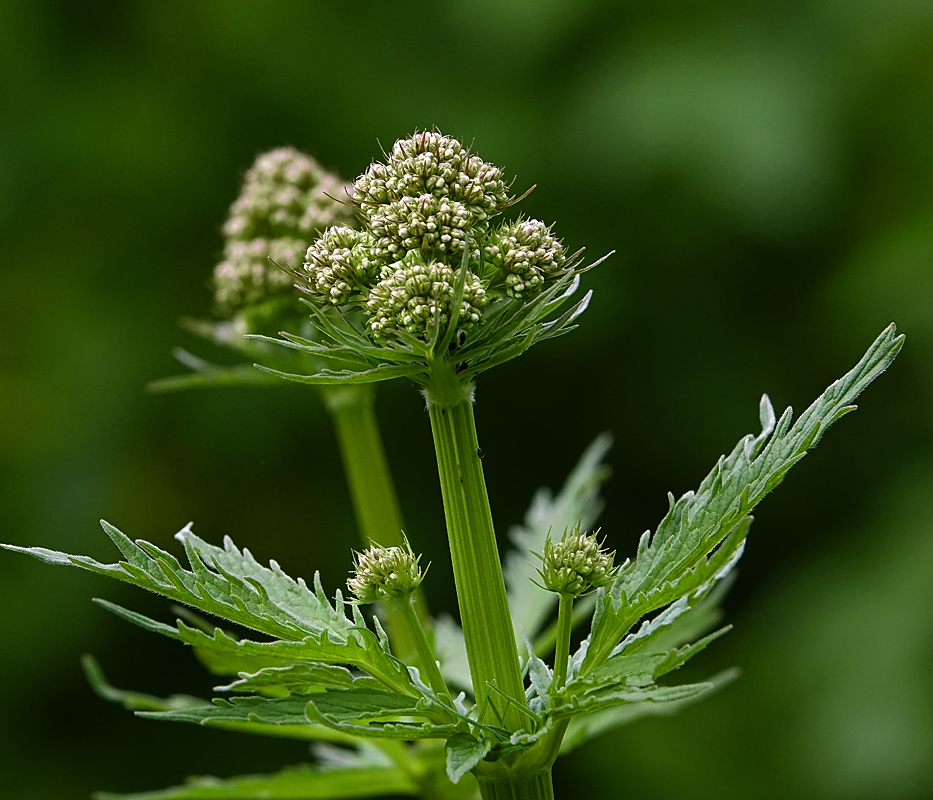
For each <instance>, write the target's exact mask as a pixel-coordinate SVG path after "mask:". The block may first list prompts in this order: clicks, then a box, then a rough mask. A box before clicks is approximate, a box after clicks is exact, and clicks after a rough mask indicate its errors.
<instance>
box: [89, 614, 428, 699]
mask: <svg viewBox="0 0 933 800" xmlns="http://www.w3.org/2000/svg"><path fill="white" fill-rule="evenodd" d="M95 602H97V603H98V604H99V605H101V606H103V607H104V608H106V609H107V610H108V611H112V612H113V613H114V614H116V615H117V616H119V617H122V618H123V619H125V620H127V621H128V622H132V623H133V624H134V625H138V626H140V627H141V628H144V629H145V630H148V631H152V632H153V633H160V634H162V635H163V636H168V637H169V638H171V639H176V640H178V641H180V642H184V643H185V644H190V645H192V646H194V647H200V648H202V649H203V650H211V651H213V652H215V653H219V654H221V655H224V656H227V655H232V656H239V657H244V656H245V657H258V658H261V659H266V660H269V659H281V666H283V667H284V666H288V665H289V664H291V663H294V662H300V661H316V662H320V663H323V664H351V665H353V666H355V667H358V668H359V669H362V670H364V671H366V672H367V673H369V674H370V675H371V676H372V677H374V678H376V679H377V680H378V681H380V682H381V683H382V684H383V685H385V686H387V687H388V688H390V689H392V690H394V691H400V692H402V693H409V694H411V695H413V696H421V695H420V692H418V690H417V689H416V688H415V686H414V684H413V682H412V680H411V676H410V675H409V673H408V668H407V667H406V666H405V665H404V664H403V663H402V662H401V661H399V660H398V659H396V658H395V657H394V656H392V655H390V654H388V653H386V652H385V650H383V649H382V646H381V645H380V644H379V642H378V639H377V637H376V635H375V634H374V633H373V632H372V631H370V630H367V629H364V628H354V629H353V630H352V631H351V632H350V635H349V636H348V638H347V639H345V640H342V641H341V640H340V639H334V638H331V635H330V634H329V633H328V632H327V631H324V632H323V633H322V634H321V635H320V636H314V635H309V636H307V637H306V638H305V639H303V640H302V641H300V642H288V641H273V642H254V641H252V640H250V639H235V638H233V637H232V636H231V635H230V634H228V633H226V632H224V631H223V630H221V629H220V628H215V629H214V633H213V636H211V635H208V634H207V633H205V632H204V631H203V630H201V629H200V628H192V627H190V626H188V625H186V624H185V623H184V622H182V621H181V620H178V621H177V622H176V624H175V626H174V627H173V626H171V625H166V624H164V623H162V622H157V621H156V620H153V619H150V618H149V617H146V616H144V615H142V614H137V613H136V612H134V611H130V610H128V609H125V608H123V607H122V606H118V605H116V604H114V603H108V602H107V601H106V600H96V601H95ZM267 663H268V662H267Z"/></svg>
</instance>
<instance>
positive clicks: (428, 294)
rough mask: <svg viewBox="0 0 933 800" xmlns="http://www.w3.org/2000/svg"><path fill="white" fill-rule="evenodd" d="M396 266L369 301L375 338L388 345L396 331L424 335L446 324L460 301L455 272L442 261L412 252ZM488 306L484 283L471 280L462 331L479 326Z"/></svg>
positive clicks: (463, 308) (465, 295) (463, 303)
mask: <svg viewBox="0 0 933 800" xmlns="http://www.w3.org/2000/svg"><path fill="white" fill-rule="evenodd" d="M392 266H393V267H394V269H393V271H392V272H389V273H388V274H386V275H385V277H384V278H383V279H382V280H381V281H379V283H378V284H376V285H375V286H374V287H373V290H372V291H371V292H370V294H369V298H368V299H367V301H366V308H367V310H368V311H369V312H370V319H369V326H370V330H371V331H372V334H373V338H374V339H375V340H376V341H377V342H381V341H385V340H387V339H390V338H391V333H392V331H394V330H404V331H407V332H408V333H412V334H415V335H416V336H417V335H423V334H424V332H425V331H426V330H428V329H429V328H430V326H431V325H434V324H435V319H437V321H438V322H439V323H440V324H441V325H444V324H446V323H447V321H448V320H449V319H450V316H451V311H452V306H453V304H454V301H455V299H456V298H455V296H454V295H455V291H456V288H455V284H456V273H455V272H454V269H453V268H452V267H450V266H448V265H447V264H445V263H443V262H441V261H433V260H430V261H426V260H425V258H424V256H423V255H422V252H421V251H419V250H412V251H411V252H409V253H408V254H407V255H406V256H405V258H404V259H403V260H402V261H397V262H396V263H395V264H393V265H392ZM485 306H486V291H485V290H484V289H483V285H482V283H481V282H480V279H479V278H478V277H477V276H476V275H472V274H471V275H469V276H467V280H466V285H465V286H464V291H463V298H462V300H461V302H460V317H459V321H458V326H459V328H460V329H461V330H468V329H469V328H471V327H473V326H474V325H475V324H476V323H477V322H479V320H480V317H481V316H482V314H483V309H484V308H485ZM438 318H439V319H438Z"/></svg>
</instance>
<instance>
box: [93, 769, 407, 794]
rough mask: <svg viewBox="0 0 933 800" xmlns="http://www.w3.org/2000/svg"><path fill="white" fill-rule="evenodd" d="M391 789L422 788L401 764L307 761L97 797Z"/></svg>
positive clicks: (391, 791) (403, 791)
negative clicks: (321, 765) (337, 766)
mask: <svg viewBox="0 0 933 800" xmlns="http://www.w3.org/2000/svg"><path fill="white" fill-rule="evenodd" d="M392 794H396V795H406V796H417V795H419V794H420V792H419V789H418V786H417V784H416V783H415V782H414V781H413V780H412V778H411V776H410V775H409V774H408V772H407V771H406V770H404V769H402V768H401V767H398V766H385V767H366V768H361V769H345V770H334V769H328V770H323V769H315V768H313V767H311V766H309V765H302V766H299V767H289V768H287V769H284V770H282V771H281V772H278V773H276V774H274V775H244V776H240V777H236V778H227V779H221V778H208V777H196V778H189V779H188V780H187V781H186V782H185V785H184V786H176V787H173V788H171V789H164V790H162V791H158V792H142V793H139V794H111V793H109V792H101V793H98V794H96V795H95V800H258V798H263V800H338V798H347V800H349V798H362V797H384V796H385V795H392Z"/></svg>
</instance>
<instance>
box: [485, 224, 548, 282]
mask: <svg viewBox="0 0 933 800" xmlns="http://www.w3.org/2000/svg"><path fill="white" fill-rule="evenodd" d="M484 254H485V257H486V264H487V265H488V266H489V267H492V268H493V269H494V270H496V271H497V272H498V273H499V275H501V281H502V283H501V286H502V287H503V288H504V290H505V293H506V294H507V295H508V296H509V297H512V298H517V299H530V298H532V297H535V296H536V295H537V294H540V292H541V291H542V290H543V289H544V288H545V284H546V283H547V281H548V280H549V279H551V278H555V277H557V276H558V275H559V274H560V272H561V270H562V268H563V267H564V265H565V264H566V263H567V251H566V250H565V249H564V246H563V244H562V243H561V241H560V240H559V239H558V238H557V237H556V236H554V235H553V234H552V233H551V229H550V228H549V227H548V226H547V225H545V224H544V223H543V222H541V221H540V220H536V219H522V218H519V219H517V220H515V221H514V222H508V223H505V224H503V225H501V226H500V227H499V228H497V229H496V230H494V231H493V232H492V233H491V234H490V235H489V239H488V240H487V242H486V246H485V249H484ZM497 283H498V281H497ZM492 288H493V287H492V286H490V289H492Z"/></svg>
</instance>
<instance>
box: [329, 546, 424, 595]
mask: <svg viewBox="0 0 933 800" xmlns="http://www.w3.org/2000/svg"><path fill="white" fill-rule="evenodd" d="M420 560H421V556H415V554H414V553H412V551H411V548H410V547H408V543H407V542H406V543H405V546H403V547H379V546H377V545H374V546H372V547H370V548H369V549H368V550H366V551H365V552H362V553H357V554H356V555H355V556H354V559H353V571H354V574H353V575H352V576H351V577H350V578H349V579H348V580H347V587H348V588H349V589H350V591H351V592H352V594H353V596H354V598H355V600H356V602H357V603H363V604H366V603H375V602H376V601H377V600H404V599H407V598H408V597H410V596H411V594H412V592H414V591H415V589H417V588H418V586H419V585H420V584H421V581H422V580H424V573H422V571H421V567H419V566H418V562H419V561H420Z"/></svg>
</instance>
